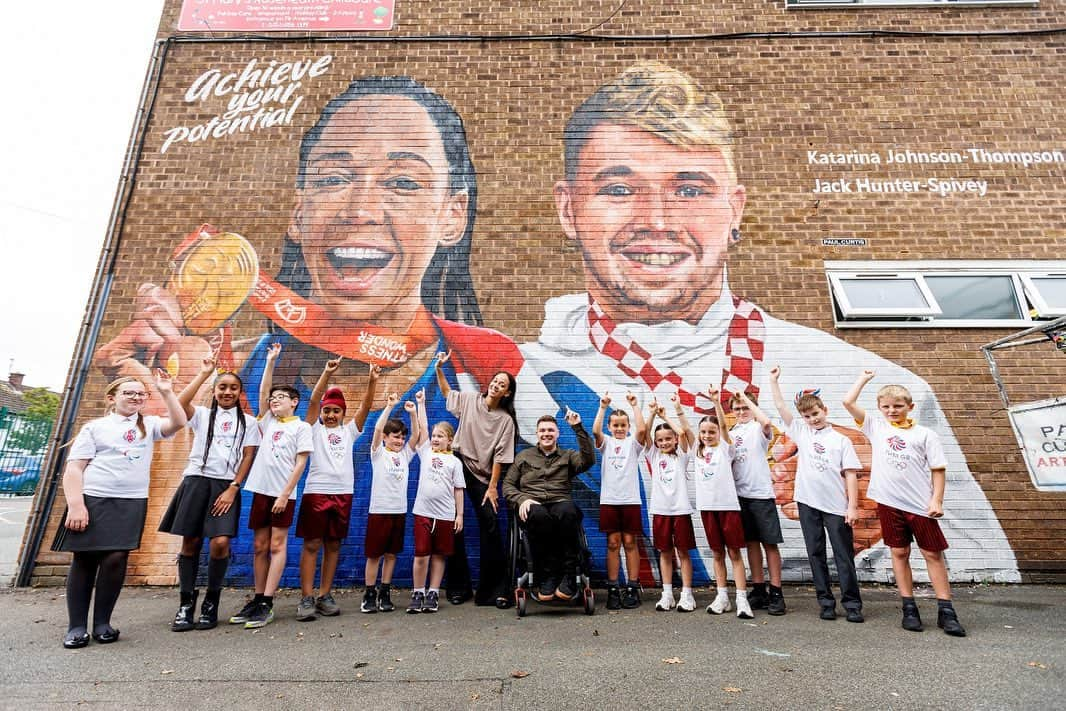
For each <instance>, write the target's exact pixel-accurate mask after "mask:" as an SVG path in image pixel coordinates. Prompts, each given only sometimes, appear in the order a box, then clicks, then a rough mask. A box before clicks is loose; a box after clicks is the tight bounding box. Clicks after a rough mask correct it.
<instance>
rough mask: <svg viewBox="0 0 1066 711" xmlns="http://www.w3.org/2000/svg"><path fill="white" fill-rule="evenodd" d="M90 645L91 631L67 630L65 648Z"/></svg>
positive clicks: (78, 647)
mask: <svg viewBox="0 0 1066 711" xmlns="http://www.w3.org/2000/svg"><path fill="white" fill-rule="evenodd" d="M88 646H89V633H88V632H82V633H81V634H77V633H75V632H74V631H69V632H67V636H66V637H64V638H63V649H81V648H82V647H88Z"/></svg>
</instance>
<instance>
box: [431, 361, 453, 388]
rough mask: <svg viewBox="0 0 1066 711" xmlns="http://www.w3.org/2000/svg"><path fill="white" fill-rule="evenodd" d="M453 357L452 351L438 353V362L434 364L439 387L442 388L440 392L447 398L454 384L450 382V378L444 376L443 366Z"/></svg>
mask: <svg viewBox="0 0 1066 711" xmlns="http://www.w3.org/2000/svg"><path fill="white" fill-rule="evenodd" d="M451 358H452V352H451V351H448V352H447V353H444V352H441V353H437V358H436V362H435V363H434V364H433V370H434V372H436V374H437V388H439V389H440V394H441V395H443V396H444V397H445V398H447V397H448V393H450V392H451V391H452V386H451V385H449V384H448V378H446V377H445V376H444V369H443V368H442V367H441V366H442V365H444V364H445V363H447V362H448V361H449V360H451Z"/></svg>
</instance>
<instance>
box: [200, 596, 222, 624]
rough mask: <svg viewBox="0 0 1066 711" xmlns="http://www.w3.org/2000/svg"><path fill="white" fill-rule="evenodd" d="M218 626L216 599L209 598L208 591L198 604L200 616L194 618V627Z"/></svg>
mask: <svg viewBox="0 0 1066 711" xmlns="http://www.w3.org/2000/svg"><path fill="white" fill-rule="evenodd" d="M216 627H218V600H217V599H216V600H212V599H211V593H210V592H209V593H208V594H207V595H206V596H205V597H204V602H203V604H202V605H200V618H199V619H198V620H196V629H198V630H213V629H215V628H216Z"/></svg>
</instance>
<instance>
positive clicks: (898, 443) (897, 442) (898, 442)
mask: <svg viewBox="0 0 1066 711" xmlns="http://www.w3.org/2000/svg"><path fill="white" fill-rule="evenodd" d="M885 442H886V443H887V444H888V446H889V447H891V448H892V449H893V450H895V451H897V452H902V451H903V450H904V449H906V448H907V442H906V441H905V440H904V439H903V438H902V437H900V436H899V435H893V436H891V437H889V438H888V439H887V440H885Z"/></svg>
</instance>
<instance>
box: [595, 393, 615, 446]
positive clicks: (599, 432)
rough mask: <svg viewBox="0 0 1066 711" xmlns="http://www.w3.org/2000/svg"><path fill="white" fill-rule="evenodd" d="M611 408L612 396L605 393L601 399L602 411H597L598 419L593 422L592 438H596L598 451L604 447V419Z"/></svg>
mask: <svg viewBox="0 0 1066 711" xmlns="http://www.w3.org/2000/svg"><path fill="white" fill-rule="evenodd" d="M610 406H611V396H610V395H608V394H607V393H604V394H603V396H602V397H601V398H600V409H599V410H596V419H594V420H593V421H592V436H593V437H595V438H596V449H599V448H600V447H602V446H603V418H604V416H606V414H607V408H608V407H610Z"/></svg>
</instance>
